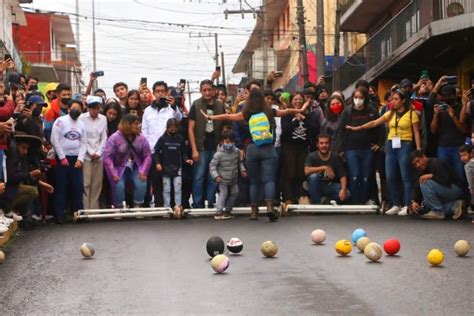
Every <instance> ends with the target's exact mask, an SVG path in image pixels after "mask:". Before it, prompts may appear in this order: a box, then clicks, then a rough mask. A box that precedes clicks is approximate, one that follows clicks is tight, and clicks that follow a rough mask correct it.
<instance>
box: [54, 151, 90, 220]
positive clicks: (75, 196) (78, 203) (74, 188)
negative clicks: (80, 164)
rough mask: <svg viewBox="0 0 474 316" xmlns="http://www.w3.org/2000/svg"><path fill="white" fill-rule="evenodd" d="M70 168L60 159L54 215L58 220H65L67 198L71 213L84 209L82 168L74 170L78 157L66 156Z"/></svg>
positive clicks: (55, 188)
mask: <svg viewBox="0 0 474 316" xmlns="http://www.w3.org/2000/svg"><path fill="white" fill-rule="evenodd" d="M66 159H67V161H68V162H69V166H67V167H64V166H63V165H61V162H60V160H59V158H58V159H57V161H58V164H57V165H56V168H55V169H56V172H55V175H56V185H55V186H54V215H55V217H56V220H59V221H62V220H64V209H65V207H66V197H67V198H68V199H69V201H71V202H70V209H71V211H78V210H82V209H83V208H84V206H83V204H82V195H83V193H84V184H83V182H84V181H83V173H82V168H81V169H77V168H74V164H75V163H76V160H77V156H66Z"/></svg>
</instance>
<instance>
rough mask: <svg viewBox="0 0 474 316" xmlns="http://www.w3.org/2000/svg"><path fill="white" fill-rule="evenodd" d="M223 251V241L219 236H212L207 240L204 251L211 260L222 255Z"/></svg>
mask: <svg viewBox="0 0 474 316" xmlns="http://www.w3.org/2000/svg"><path fill="white" fill-rule="evenodd" d="M224 249H225V243H224V240H222V238H221V237H219V236H213V237H211V238H209V239H208V240H207V243H206V250H207V253H208V255H209V256H210V257H211V258H213V257H215V256H217V255H220V254H223V253H224Z"/></svg>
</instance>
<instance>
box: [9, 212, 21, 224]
mask: <svg viewBox="0 0 474 316" xmlns="http://www.w3.org/2000/svg"><path fill="white" fill-rule="evenodd" d="M5 216H7V217H10V218H13V219H14V220H16V221H17V222H19V221H21V220H23V217H21V216H20V215H18V214H17V213H15V212H13V211H10V212H8V213H7V214H6V215H5Z"/></svg>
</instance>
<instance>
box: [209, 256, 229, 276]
mask: <svg viewBox="0 0 474 316" xmlns="http://www.w3.org/2000/svg"><path fill="white" fill-rule="evenodd" d="M229 264H230V262H229V258H227V256H225V255H217V256H215V257H214V258H212V260H211V267H212V269H213V270H214V271H215V272H217V273H224V272H225V271H226V270H227V268H228V267H229Z"/></svg>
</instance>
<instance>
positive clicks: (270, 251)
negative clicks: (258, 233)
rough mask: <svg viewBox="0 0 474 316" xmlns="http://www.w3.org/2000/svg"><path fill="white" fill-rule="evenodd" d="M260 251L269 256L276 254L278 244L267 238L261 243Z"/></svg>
mask: <svg viewBox="0 0 474 316" xmlns="http://www.w3.org/2000/svg"><path fill="white" fill-rule="evenodd" d="M261 251H262V254H263V255H264V256H265V257H267V258H271V257H274V256H275V255H276V254H277V252H278V246H277V244H275V243H274V242H273V241H271V240H267V241H265V242H264V243H263V244H262V247H261Z"/></svg>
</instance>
